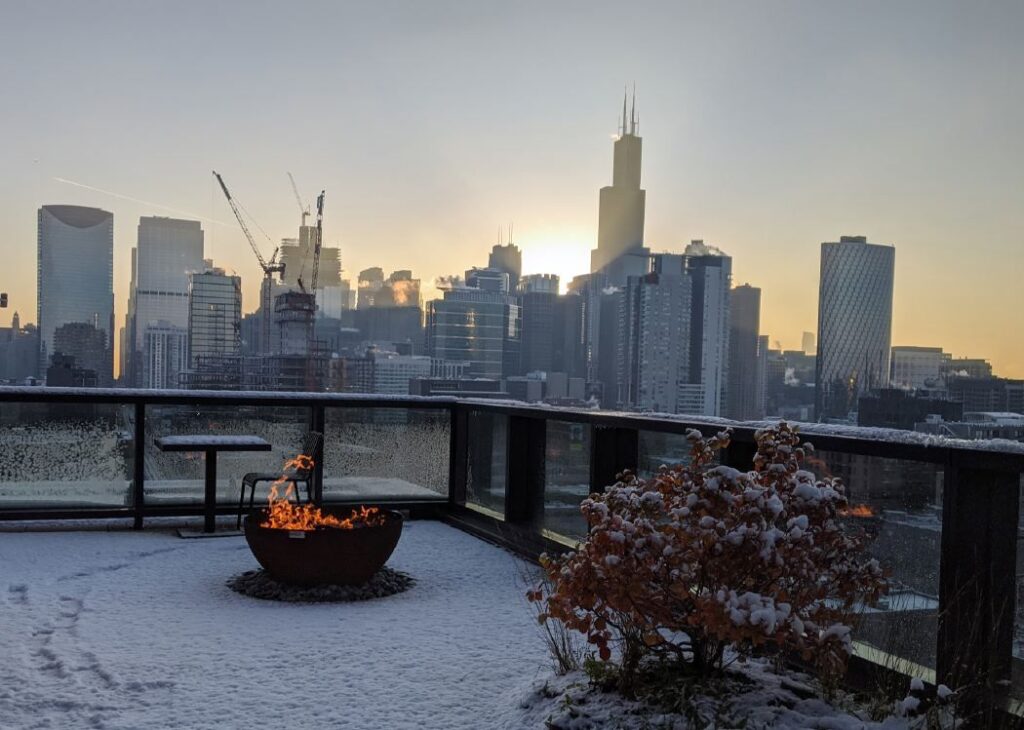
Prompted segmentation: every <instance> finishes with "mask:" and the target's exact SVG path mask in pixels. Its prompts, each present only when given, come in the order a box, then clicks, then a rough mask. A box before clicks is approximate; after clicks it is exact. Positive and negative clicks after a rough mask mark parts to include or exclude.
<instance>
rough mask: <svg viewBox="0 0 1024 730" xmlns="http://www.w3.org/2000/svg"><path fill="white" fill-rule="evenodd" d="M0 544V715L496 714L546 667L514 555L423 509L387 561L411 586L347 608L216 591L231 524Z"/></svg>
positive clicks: (241, 718)
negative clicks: (220, 533)
mask: <svg viewBox="0 0 1024 730" xmlns="http://www.w3.org/2000/svg"><path fill="white" fill-rule="evenodd" d="M0 555H2V557H3V566H4V567H3V572H2V574H0V657H3V661H2V662H0V718H2V719H0V726H3V727H18V728H29V727H60V728H74V727H101V728H137V727H197V728H213V727H317V726H322V727H332V728H371V727H381V728H384V727H386V728H395V729H396V730H402V729H404V728H480V727H500V726H503V725H505V721H506V719H507V718H508V717H509V714H508V713H509V709H510V707H511V708H514V704H513V705H510V704H509V703H511V702H514V699H513V698H516V697H518V696H519V695H520V694H521V690H522V687H524V686H527V685H529V684H530V683H531V682H532V681H534V680H535V679H536V677H537V676H539V675H540V674H541V673H542V672H544V671H546V669H547V666H548V658H547V654H546V650H545V648H544V645H543V642H542V640H541V638H540V633H539V630H538V627H537V624H536V621H535V619H534V617H533V613H532V611H531V609H530V608H529V606H528V605H527V604H526V602H525V600H524V599H523V596H522V594H523V586H522V580H521V576H522V575H523V571H524V570H527V569H528V568H527V567H526V566H525V565H524V564H523V563H521V562H520V561H519V560H517V559H516V558H514V557H512V556H511V555H510V554H508V553H506V552H505V551H503V550H501V549H499V548H496V547H493V546H491V545H489V544H487V543H485V542H483V541H481V540H478V539H476V538H474V537H472V536H470V535H468V534H466V533H464V532H461V531H459V530H456V529H454V528H451V527H448V526H445V525H442V524H440V523H436V522H411V523H407V524H406V526H405V530H404V532H403V536H402V539H401V541H400V542H399V545H398V548H397V550H396V551H395V554H394V555H393V556H392V558H391V561H390V562H389V564H390V565H392V566H393V567H395V568H397V569H399V570H404V571H406V572H408V573H410V574H411V575H413V576H415V578H416V579H417V581H418V582H417V584H416V585H415V586H414V587H413V588H412V589H410V590H409V591H407V592H406V593H402V594H399V595H396V596H391V597H388V598H384V599H379V600H374V601H366V602H362V603H352V604H320V605H295V604H280V603H273V602H267V601H260V600H256V599H252V598H246V597H244V596H240V595H238V594H236V593H233V592H232V591H231V590H229V589H228V588H227V587H226V586H225V585H224V581H225V580H226V579H228V578H229V577H231V576H232V575H235V574H237V573H239V572H241V571H244V570H250V569H253V568H255V567H257V565H256V561H255V560H254V559H253V557H252V556H251V554H250V552H249V549H248V547H247V546H246V544H245V540H244V539H243V538H240V537H239V538H227V537H226V538H219V539H215V540H181V539H179V538H177V537H174V536H172V535H170V534H168V533H163V532H137V533H136V532H116V533H110V532H61V533H54V532H47V533H39V532H12V533H0ZM517 715H518V713H516V712H512V716H513V717H515V716H517ZM519 727H521V725H519Z"/></svg>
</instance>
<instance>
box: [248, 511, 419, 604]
mask: <svg viewBox="0 0 1024 730" xmlns="http://www.w3.org/2000/svg"><path fill="white" fill-rule="evenodd" d="M321 512H323V513H324V514H325V515H334V516H336V517H339V518H341V519H344V518H346V517H348V516H349V515H350V514H351V513H352V508H351V507H333V508H332V507H323V508H321ZM381 514H383V516H384V518H385V519H384V523H383V524H380V525H373V526H368V525H360V526H358V527H355V528H353V529H351V530H341V529H338V528H336V527H321V528H318V529H316V530H308V531H294V532H293V531H289V530H276V529H271V528H269V527H260V523H262V522H263V521H265V520H266V518H267V509H266V508H265V507H263V508H261V509H257V510H253V511H252V512H250V513H249V515H247V516H246V518H245V539H246V541H247V542H248V543H249V549H250V550H252V554H253V555H254V556H255V557H256V560H258V561H259V563H260V565H262V566H263V568H264V569H265V570H266V571H267V572H268V573H270V575H271V576H272V577H273V578H274V579H276V580H279V581H281V582H282V583H292V584H294V585H300V586H312V585H324V584H333V585H361V584H363V583H365V582H366V581H368V580H370V578H371V577H373V574H374V573H376V572H377V571H378V570H380V569H381V567H382V566H383V565H384V563H386V562H387V561H388V558H390V557H391V553H392V552H394V549H395V546H396V545H397V544H398V538H399V537H401V535H402V515H401V514H400V513H399V512H396V511H394V510H385V509H382V510H381Z"/></svg>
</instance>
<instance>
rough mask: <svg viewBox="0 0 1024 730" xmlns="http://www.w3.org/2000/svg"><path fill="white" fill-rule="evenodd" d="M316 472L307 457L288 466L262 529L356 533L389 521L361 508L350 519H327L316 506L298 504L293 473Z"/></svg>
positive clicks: (371, 509)
mask: <svg viewBox="0 0 1024 730" xmlns="http://www.w3.org/2000/svg"><path fill="white" fill-rule="evenodd" d="M312 468H313V459H312V457H310V456H308V455H306V454H299V455H298V456H296V457H295V458H294V459H289V460H288V461H286V462H285V464H284V468H283V469H282V474H281V476H280V478H278V479H277V481H275V482H274V483H273V484H271V485H270V494H269V495H268V497H267V503H268V504H267V519H266V520H264V521H263V522H261V523H260V527H265V528H269V529H271V530H288V531H290V532H291V531H302V532H306V531H309V530H316V529H318V528H322V527H331V528H334V529H338V530H354V529H355V528H357V527H364V526H373V525H382V524H384V521H385V519H386V518H385V516H384V514H383V513H382V512H381V511H380V510H379V509H377V508H376V507H358V508H355V509H353V510H352V513H351V514H350V515H349V516H348V517H345V518H340V517H335V516H334V515H325V514H324V513H323V512H321V511H320V508H319V507H317V506H316V505H313V504H302V505H300V504H294V503H293V502H292V501H291V498H292V497H293V496H295V483H294V482H289V481H288V476H289V473H290V472H291V473H294V472H295V471H299V470H302V471H305V470H308V469H312ZM281 487H285V490H284V494H281V492H280V489H281Z"/></svg>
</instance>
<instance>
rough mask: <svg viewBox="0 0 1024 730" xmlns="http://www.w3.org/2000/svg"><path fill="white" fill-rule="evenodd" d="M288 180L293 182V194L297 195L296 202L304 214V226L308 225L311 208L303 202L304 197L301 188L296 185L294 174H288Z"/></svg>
mask: <svg viewBox="0 0 1024 730" xmlns="http://www.w3.org/2000/svg"><path fill="white" fill-rule="evenodd" d="M288 179H289V180H291V182H292V192H293V193H295V202H296V203H298V204H299V212H300V213H302V225H303V226H305V225H306V219H307V218H309V206H308V205H307V204H306V203H304V202H303V200H302V196H301V195H299V186H298V185H296V184H295V178H294V177H292V174H291V173H290V172H289V173H288Z"/></svg>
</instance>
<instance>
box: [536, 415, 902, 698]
mask: <svg viewBox="0 0 1024 730" xmlns="http://www.w3.org/2000/svg"><path fill="white" fill-rule="evenodd" d="M729 438H730V433H729V432H728V431H723V432H721V433H719V434H717V435H716V436H714V437H712V438H709V439H705V438H704V437H703V436H702V435H701V434H700V432H698V431H690V432H689V433H688V434H687V439H688V441H689V443H690V447H691V456H690V461H689V463H687V464H683V465H678V466H673V467H662V468H661V470H660V471H659V472H658V474H657V475H655V476H654V477H652V478H651V479H649V480H644V479H638V478H637V477H635V476H634V475H632V474H628V473H627V474H624V475H622V477H621V480H620V481H619V482H618V483H616V484H615V485H613V486H611V487H608V488H607V489H606V490H605V492H604V493H602V494H592V495H591V496H590V497H589V498H588V499H587V500H585V501H584V502H583V503H582V505H581V509H582V511H583V514H584V516H585V517H586V518H587V521H588V523H589V534H588V536H587V538H586V539H585V540H584V541H583V542H582V543H581V544H580V545H579V547H578V549H576V550H575V551H572V552H569V553H566V554H564V555H562V556H560V557H549V556H543V557H542V561H541V564H542V566H543V568H544V570H545V571H546V574H547V578H548V586H547V588H546V589H545V588H544V587H539V588H536V589H534V590H531V591H530V592H529V593H528V594H527V596H528V598H529V599H530V600H531V601H536V602H538V603H540V604H541V605H542V608H543V610H542V611H541V612H540V620H541V621H545V620H547V619H557V620H559V621H561V622H563V623H564V624H565V625H566V626H568V627H569V628H571V629H574V630H576V631H579V632H581V633H582V634H584V635H585V636H586V638H587V640H588V641H589V642H590V643H591V644H592V645H594V646H595V647H596V650H597V654H598V656H599V657H600V658H601V659H602V660H603V661H612V658H613V649H617V650H618V651H617V657H616V659H617V662H618V668H619V670H620V676H622V677H623V678H624V680H625V681H626V682H628V681H629V678H630V677H633V676H635V674H636V671H637V669H638V668H639V667H640V664H641V662H642V661H644V660H645V659H647V658H650V657H656V658H661V659H666V660H671V661H672V662H673V663H676V662H680V661H681V662H685V663H686V664H687V665H688V666H690V667H691V669H692V670H694V671H695V672H696V673H697V674H699V675H702V676H706V675H708V674H710V673H713V672H715V671H718V670H720V669H721V668H722V658H723V652H724V650H725V648H726V647H727V646H731V647H733V648H734V649H735V650H736V651H737V652H739V653H740V654H741V655H742V654H744V653H748V652H750V651H753V650H755V649H758V648H763V649H773V650H778V651H785V652H796V653H798V654H800V655H801V656H802V657H803V658H804V659H805V660H808V661H810V662H813V663H814V664H815V665H816V666H817V667H818V669H819V670H820V671H821V672H822V673H823V674H827V675H832V676H834V675H835V674H836V673H837V672H838V671H840V670H841V669H842V668H843V667H844V666H845V660H846V658H847V656H848V653H849V649H850V631H851V621H852V618H853V615H854V611H855V608H856V607H858V606H862V605H864V604H870V603H872V602H874V601H876V600H877V599H878V598H879V596H881V595H882V594H883V593H884V591H885V588H886V579H885V576H884V574H883V571H882V569H881V568H880V566H879V564H878V562H877V561H876V560H873V559H868V558H867V557H866V556H865V554H864V553H863V552H862V550H861V548H862V544H863V540H864V537H863V534H862V533H861V532H859V531H857V530H855V529H853V527H852V526H851V525H849V524H844V520H843V518H842V515H843V512H844V510H845V509H846V508H847V499H846V496H845V490H844V487H843V485H842V483H841V482H840V481H839V480H838V479H834V478H826V479H818V478H816V477H815V475H814V474H812V473H811V472H810V471H807V470H806V469H804V468H803V462H804V459H805V456H806V454H807V453H808V451H809V450H810V448H811V447H810V445H809V444H803V445H801V443H800V439H799V436H798V434H797V432H796V431H795V429H793V428H792V427H790V426H789V425H787V424H785V423H780V424H778V425H776V426H774V427H772V428H768V429H764V430H762V431H759V432H758V434H757V455H756V456H755V458H754V463H753V470H752V471H749V472H741V471H738V470H736V469H733V468H729V467H725V466H716V465H715V454H716V452H717V451H719V450H720V449H722V448H724V447H725V446H727V445H728V443H729Z"/></svg>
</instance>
